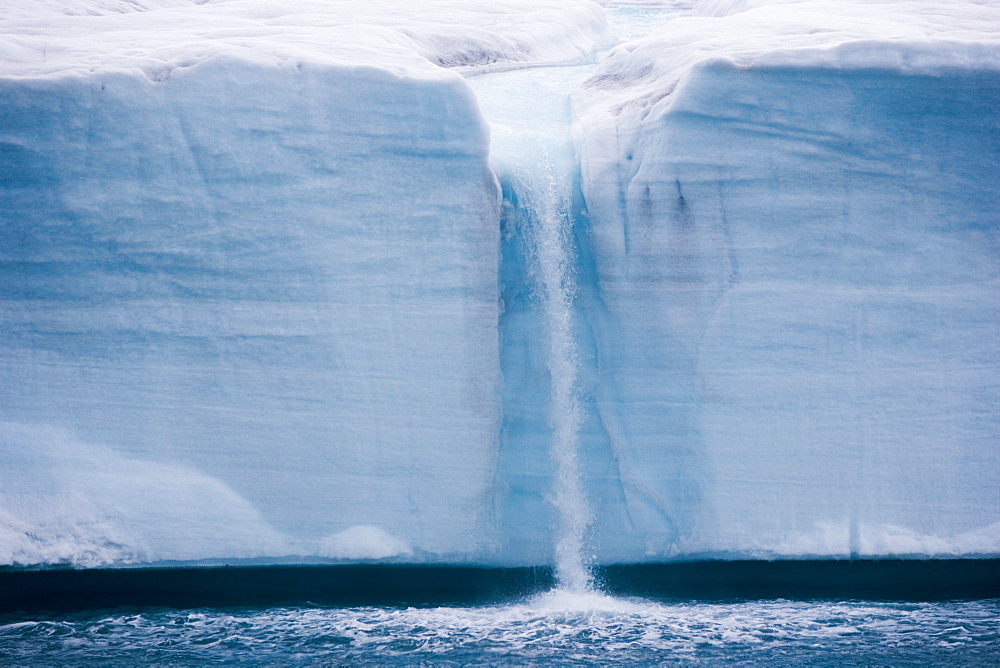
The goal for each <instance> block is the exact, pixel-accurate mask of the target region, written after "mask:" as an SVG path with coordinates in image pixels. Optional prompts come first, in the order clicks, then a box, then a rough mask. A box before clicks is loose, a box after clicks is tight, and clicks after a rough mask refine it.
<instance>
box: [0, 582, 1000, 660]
mask: <svg viewBox="0 0 1000 668" xmlns="http://www.w3.org/2000/svg"><path fill="white" fill-rule="evenodd" d="M720 663H726V664H730V665H732V664H735V665H740V664H743V665H747V664H768V665H806V664H808V665H813V666H843V665H848V666H906V665H969V666H988V665H1000V599H988V600H978V601H954V602H935V603H890V602H869V601H788V600H768V601H742V602H721V603H704V602H672V603H663V602H654V601H647V600H641V599H626V598H612V597H609V596H604V595H602V594H573V593H567V592H560V591H555V592H550V593H547V594H542V595H539V596H536V597H533V598H531V599H528V600H525V601H522V602H519V603H515V604H509V605H496V606H481V607H433V608H392V607H357V608H322V607H313V606H299V607H280V608H268V609H189V610H165V609H162V610H143V611H128V610H118V611H104V612H90V613H78V614H65V615H60V616H57V617H29V618H23V617H22V618H11V617H9V616H8V617H5V618H0V664H2V665H14V666H16V665H25V666H44V665H140V664H173V665H206V664H251V665H265V664H266V665H275V664H277V665H388V666H395V665H440V666H469V665H473V666H505V665H518V666H524V665H527V666H532V665H584V666H590V665H616V666H617V665H651V664H691V665H718V664H720Z"/></svg>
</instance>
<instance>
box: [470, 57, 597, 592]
mask: <svg viewBox="0 0 1000 668" xmlns="http://www.w3.org/2000/svg"><path fill="white" fill-rule="evenodd" d="M591 69H592V66H580V67H561V68H550V69H547V70H538V69H534V70H526V71H515V72H505V73H499V74H491V75H489V76H487V77H477V78H476V79H474V80H472V81H471V83H472V84H473V87H474V88H475V90H476V93H477V97H478V98H479V101H480V104H481V105H482V106H483V109H484V112H485V113H486V115H487V117H488V118H490V119H491V120H492V121H493V122H492V124H491V127H492V141H491V149H490V154H491V160H492V163H493V169H494V171H495V172H496V173H497V175H498V176H499V178H500V181H501V182H502V183H503V184H504V190H505V192H506V195H507V205H508V206H509V207H510V210H509V211H508V216H509V218H510V220H512V221H513V223H512V228H513V233H514V234H516V235H517V237H518V239H519V241H520V243H519V244H518V245H517V248H516V250H513V251H512V252H513V253H514V254H515V255H517V256H518V258H516V259H514V260H512V262H514V263H515V264H518V263H520V262H522V261H523V263H524V265H522V266H521V267H519V268H518V270H517V271H518V272H520V271H524V272H525V274H526V275H525V274H522V275H521V276H520V278H523V279H526V280H527V282H528V283H529V284H530V286H531V298H530V303H529V304H524V303H518V304H517V306H516V307H517V308H521V309H528V310H530V311H531V313H532V316H533V317H529V318H528V320H530V321H531V322H532V323H533V325H531V327H533V329H531V330H524V332H523V336H532V337H534V340H535V341H537V342H538V344H539V348H538V350H540V351H541V352H542V355H541V356H540V358H541V357H544V361H543V360H542V359H539V360H538V365H537V367H536V371H537V372H544V371H546V370H547V371H548V374H547V375H548V378H549V382H548V387H547V388H545V390H546V391H547V393H548V396H547V397H544V395H543V396H540V397H538V398H537V399H538V401H545V403H546V404H547V407H548V415H547V416H545V421H546V422H547V427H548V428H547V430H546V431H547V433H548V435H549V439H548V441H547V443H546V444H545V446H543V445H542V444H541V443H538V444H537V447H546V446H547V448H548V453H547V454H548V457H549V460H550V461H551V463H552V467H553V472H552V482H551V486H550V487H549V489H547V490H545V491H544V494H545V498H546V499H547V500H548V501H549V502H550V503H551V504H552V507H553V508H554V510H555V526H554V528H553V535H552V538H551V540H552V548H553V553H554V561H555V570H556V580H557V583H558V587H559V589H561V590H564V591H571V592H588V591H591V590H592V589H593V578H592V576H591V573H590V569H589V564H588V560H587V558H586V557H585V554H586V549H585V541H586V536H587V530H588V528H589V526H590V523H591V517H592V515H591V509H590V507H589V504H588V502H587V496H586V493H585V491H584V485H583V479H582V473H581V465H580V452H579V448H580V438H579V434H580V429H581V425H582V423H583V419H584V410H583V408H582V406H581V402H580V398H579V394H578V393H579V388H578V376H579V367H580V359H579V358H580V355H579V351H578V349H577V343H576V334H575V332H574V317H573V314H574V300H575V297H576V291H577V284H576V277H575V276H574V273H573V272H574V269H573V268H574V267H575V266H576V265H577V262H576V258H575V255H574V254H575V245H574V234H573V207H572V197H571V193H572V184H573V174H574V171H575V170H576V158H575V156H574V151H573V148H572V142H571V140H570V121H571V114H570V110H569V92H570V91H571V90H572V89H573V88H574V87H575V86H576V85H577V84H578V83H579V81H581V80H582V79H583V78H584V77H585V76H586V74H587V73H588V72H589V71H591ZM520 322H524V321H520ZM546 367H547V368H546ZM529 381H530V379H528V378H525V379H522V382H525V383H528V382H529ZM522 409H523V407H522ZM520 415H521V417H523V414H520ZM529 419H534V416H532V417H531V418H529ZM539 426H541V425H539ZM535 492H536V490H532V493H535ZM539 492H540V491H539ZM540 493H541V492H540ZM524 510H525V506H521V507H519V511H521V512H523V511H524Z"/></svg>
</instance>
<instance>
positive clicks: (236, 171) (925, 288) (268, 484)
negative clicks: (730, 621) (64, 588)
mask: <svg viewBox="0 0 1000 668" xmlns="http://www.w3.org/2000/svg"><path fill="white" fill-rule="evenodd" d="M605 5H606V9H602V8H601V7H600V6H599V5H597V4H594V3H591V2H587V1H585V0H530V1H529V0H513V1H511V2H507V3H504V4H503V6H502V7H500V6H496V5H495V3H487V2H481V1H478V0H434V1H432V2H428V3H421V5H420V6H419V7H416V6H408V5H406V4H403V3H397V2H392V1H390V0H370V1H366V2H360V1H357V0H323V1H319V0H270V1H265V0H203V1H198V0H99V1H97V2H82V1H80V0H40V1H39V2H37V3H32V4H30V5H27V4H25V3H14V2H3V1H2V0H0V565H6V564H16V565H38V564H54V563H62V564H71V565H76V566H98V565H109V564H112V565H120V564H152V563H156V562H164V561H172V562H194V561H199V560H200V561H204V560H209V561H212V562H213V563H214V562H219V561H223V562H228V561H234V560H265V561H266V560H276V559H278V560H281V561H282V562H289V561H290V562H295V561H306V562H315V561H331V562H364V561H383V562H388V563H401V562H421V563H474V564H488V565H515V564H516V565H525V564H528V565H531V564H546V563H552V562H553V561H554V560H555V561H559V563H560V565H561V567H562V568H561V570H560V569H557V572H560V573H561V574H560V576H559V577H560V579H561V581H570V580H574V581H576V582H579V583H583V584H582V585H581V586H582V587H583V588H586V587H587V586H588V584H587V583H588V582H589V577H590V576H589V575H588V574H587V573H586V572H585V571H586V567H587V566H589V565H591V564H594V563H614V562H644V561H662V560H666V559H697V558H716V557H737V558H747V557H753V558H761V557H763V558H771V557H788V558H801V557H838V558H839V557H846V556H850V555H861V556H886V555H921V556H975V555H980V556H982V555H993V556H995V555H998V554H1000V529H998V527H1000V512H998V509H1000V487H998V486H997V485H996V480H997V477H998V475H1000V450H998V449H997V448H996V442H997V435H998V434H1000V380H998V379H1000V346H998V343H1000V340H998V339H1000V300H998V299H997V295H998V294H1000V244H998V236H997V235H998V232H1000V213H998V212H1000V194H998V191H997V188H996V184H997V183H998V182H1000V118H998V115H997V113H996V110H997V109H998V108H1000V29H998V28H997V27H996V26H1000V9H998V8H997V7H996V6H992V5H990V4H988V3H976V2H972V1H971V0H970V1H965V0H963V1H960V2H935V1H933V0H927V1H925V2H919V1H906V2H904V1H902V0H898V1H896V0H887V1H886V2H859V1H858V2H855V1H838V2H832V1H829V2H828V1H825V0H800V1H796V0H774V1H771V2H766V1H764V0H732V1H728V2H726V1H721V0H702V1H701V2H697V3H695V2H692V1H689V0H668V1H664V2H657V1H650V2H644V1H640V0H633V1H629V2H607V3H605ZM659 11H662V12H663V14H662V16H668V15H669V16H670V18H671V20H669V21H666V20H664V23H663V25H662V26H661V27H658V28H657V29H656V30H654V31H653V32H651V33H650V34H648V35H646V36H644V37H640V38H638V39H634V40H630V41H626V42H624V43H621V44H619V45H617V46H613V47H612V45H613V44H614V41H615V40H614V37H613V35H612V30H613V27H612V26H611V25H609V22H608V16H611V15H618V16H626V15H627V16H632V14H629V12H632V13H633V14H636V13H638V14H641V15H643V16H646V15H648V16H653V17H655V16H661V14H657V12H659ZM644 12H646V13H647V14H643V13H644ZM680 13H684V14H685V15H684V16H683V17H681V18H673V17H674V16H676V15H677V14H680ZM614 29H615V30H618V28H614ZM640 32H641V31H639V30H638V29H637V28H636V25H633V24H629V25H628V26H625V28H624V29H623V30H619V34H624V35H629V36H631V35H637V34H640ZM607 48H610V51H607V53H603V54H602V50H603V49H607ZM532 72H536V73H537V77H535V80H534V81H530V80H531V78H532V75H531V73H532ZM546 72H548V73H550V74H545V73H546ZM525 73H527V75H528V76H527V79H528V80H529V86H528V87H527V88H526V89H525V90H523V91H521V92H520V93H519V94H523V98H518V99H513V98H512V99H510V100H502V101H503V102H504V104H500V105H494V102H496V101H497V98H503V97H504V96H505V95H506V94H507V92H510V91H513V89H509V91H508V89H506V88H505V86H507V83H504V82H506V81H508V80H507V79H501V77H505V76H508V75H518V76H520V75H523V74H525ZM574 76H578V79H577V80H576V81H578V82H579V83H573V84H572V85H569V86H568V89H573V92H572V95H571V100H570V99H567V98H566V96H565V90H567V85H566V82H567V81H569V80H570V79H569V77H574ZM491 77H493V79H491ZM515 78H516V77H515ZM513 80H514V79H513V78H512V79H510V81H513ZM522 80H523V79H522ZM553 81H557V82H558V83H557V84H554V83H553ZM497 82H498V83H497ZM494 83H495V84H496V86H495V87H494V88H491V86H494ZM510 85H511V86H513V85H514V84H510ZM518 85H520V84H518ZM553 91H555V92H553ZM491 96H492V97H491ZM507 103H510V104H507ZM518 105H520V109H521V110H522V111H525V110H526V111H527V112H530V113H525V114H524V115H523V116H520V115H518V114H519V113H520V112H516V113H515V112H511V111H510V110H511V109H513V108H516V107H517V106H518ZM498 108H499V109H501V113H500V116H495V115H494V112H495V111H496V109H498ZM536 112H537V113H536ZM503 114H508V115H507V116H503ZM487 119H488V120H487ZM567 573H569V574H567ZM564 576H565V578H564Z"/></svg>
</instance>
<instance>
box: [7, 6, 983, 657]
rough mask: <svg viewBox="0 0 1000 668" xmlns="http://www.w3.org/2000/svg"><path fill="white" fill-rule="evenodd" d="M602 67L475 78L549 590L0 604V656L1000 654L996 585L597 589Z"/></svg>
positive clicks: (620, 24)
mask: <svg viewBox="0 0 1000 668" xmlns="http://www.w3.org/2000/svg"><path fill="white" fill-rule="evenodd" d="M608 13H609V16H610V18H611V19H612V21H614V22H615V24H616V25H615V28H616V30H617V33H618V34H619V35H620V36H622V37H624V38H630V37H634V36H638V35H640V34H642V33H643V32H644V31H645V30H646V29H647V28H648V27H651V26H652V25H655V24H656V23H657V22H660V21H664V20H669V19H670V18H671V17H672V16H674V15H677V14H678V13H679V12H678V11H677V10H670V9H662V8H660V9H652V10H650V9H640V8H634V7H622V8H618V9H614V8H612V9H609V11H608ZM594 67H595V66H594V65H580V66H561V67H544V68H531V69H522V70H510V71H498V72H493V73H489V74H484V75H480V76H476V77H473V78H471V79H470V80H469V81H470V84H471V85H472V87H473V88H474V90H475V91H476V94H477V96H478V98H479V100H480V104H481V107H482V110H483V112H484V114H485V115H486V117H487V118H488V120H489V121H490V123H491V127H492V149H491V152H492V156H493V167H494V171H495V172H496V174H497V176H498V178H499V180H500V182H501V185H502V187H503V192H504V200H505V213H504V234H505V236H506V237H507V239H506V240H505V244H506V247H508V249H509V252H514V253H518V254H520V255H521V258H520V260H521V261H520V263H519V266H521V267H522V270H523V271H525V272H526V273H527V274H528V275H527V276H521V277H519V278H520V279H526V280H525V281H524V284H526V285H529V286H530V294H528V295H523V296H522V299H523V301H524V303H522V304H520V305H519V307H520V308H522V309H530V310H532V311H533V312H534V321H533V322H534V324H533V325H532V326H533V327H535V331H531V332H529V334H530V335H532V336H537V337H540V338H541V339H543V340H544V341H545V345H544V346H543V348H544V349H545V350H546V351H547V359H546V360H544V361H541V362H540V363H539V364H540V365H542V366H544V368H545V371H546V374H547V378H548V381H547V382H548V388H547V391H548V405H547V407H546V410H545V420H546V422H547V425H548V430H547V433H548V435H549V436H548V438H549V442H548V444H547V448H548V453H547V456H548V458H549V459H550V460H551V464H552V466H553V470H554V475H553V477H552V479H553V480H554V483H553V487H552V489H550V490H548V491H547V499H548V501H549V502H550V503H551V506H552V507H553V508H554V509H555V515H554V523H553V535H551V536H548V537H545V538H544V539H547V540H549V541H551V551H552V554H553V562H554V568H553V575H554V580H552V581H554V584H555V586H554V588H553V589H552V590H551V591H548V592H547V593H541V594H535V595H533V596H531V597H529V598H526V599H522V600H518V601H516V602H513V603H505V604H494V605H472V606H459V605H448V606H443V607H441V606H436V605H430V604H424V605H418V606H416V607H408V606H405V605H403V606H400V605H395V606H385V607H379V606H365V607H340V606H333V607H331V606H325V605H320V604H318V603H316V602H311V603H310V604H308V605H297V606H290V607H245V603H244V602H236V603H234V605H233V606H227V605H226V604H225V603H222V604H221V605H219V606H218V607H212V608H201V607H198V608H186V609H184V608H182V609H149V608H145V607H143V608H137V609H134V610H130V609H128V608H117V609H115V610H104V611H97V612H93V611H91V612H77V613H65V612H63V613H58V614H57V613H48V614H38V615H33V616H28V617H26V616H25V615H24V614H20V613H18V614H7V615H3V616H0V663H4V664H7V665H29V664H30V665H55V664H87V663H100V664H105V665H106V664H112V665H128V664H137V663H152V664H161V663H162V664H182V665H201V664H206V663H227V664H228V663H253V664H258V663H259V664H279V665H315V664H324V665H329V664H334V665H335V664H350V665H354V664H375V665H414V664H417V665H455V666H459V665H462V666H465V665H581V664H585V665H651V664H672V663H684V664H692V663H693V664H708V665H716V664H718V663H720V662H726V663H735V664H758V663H768V664H786V665H791V664H795V665H802V664H809V665H845V664H849V665H917V664H921V665H924V664H943V663H947V664H951V665H961V664H965V665H983V664H995V663H997V662H1000V599H981V600H974V599H972V600H953V601H949V600H943V601H936V602H913V601H909V602H899V601H891V600H888V601H864V600H831V599H829V598H826V599H824V600H812V601H789V600H783V599H763V600H761V599H756V597H753V596H750V597H744V598H741V597H739V596H738V595H737V596H734V597H728V598H727V597H722V598H721V599H720V600H714V601H712V602H706V601H698V600H691V599H683V598H678V599H675V600H669V601H666V600H663V599H661V600H650V599H647V598H633V597H625V596H618V597H615V596H610V595H607V594H605V593H603V592H602V590H601V586H600V580H602V579H603V578H604V577H606V576H607V575H608V573H606V572H603V573H602V576H601V577H595V573H594V570H593V564H592V563H591V559H590V558H589V556H588V547H587V533H588V527H589V525H590V522H591V518H592V510H591V508H590V505H589V503H588V499H587V496H586V492H585V490H584V487H583V484H582V481H581V472H580V469H579V453H578V448H579V447H580V445H579V443H580V439H579V431H580V429H581V420H582V416H581V406H580V389H579V381H580V379H579V378H578V375H579V360H580V355H581V351H580V350H579V349H578V343H577V329H578V327H579V323H578V322H577V319H578V315H577V311H576V309H575V307H574V303H575V300H576V298H577V292H578V288H579V286H578V284H577V281H578V277H577V276H575V275H574V273H573V269H572V268H573V267H574V266H577V264H578V263H577V262H575V253H577V252H578V249H577V248H576V245H575V236H574V224H576V221H575V216H576V215H577V214H576V212H575V210H574V209H575V204H574V192H573V189H574V180H575V178H576V174H575V170H576V167H575V157H574V155H573V146H572V141H571V138H570V124H571V118H572V114H571V109H570V101H569V95H570V92H571V91H572V90H573V88H574V87H576V86H577V85H578V84H579V82H581V81H582V80H583V79H584V78H585V77H586V76H587V75H588V74H589V73H590V72H592V71H593V69H594ZM510 306H511V307H513V305H510ZM521 510H523V509H521ZM511 514H512V516H513V515H516V511H512V513H511ZM414 572H416V571H414ZM542 579H543V580H545V579H546V578H542ZM546 582H548V581H546ZM914 584H917V583H914ZM967 593H968V592H964V594H965V598H969V597H968V596H967ZM806 595H808V593H806ZM890 598H891V597H890ZM937 598H942V597H941V596H937ZM944 598H947V596H945V597H944ZM234 600H235V599H234ZM235 606H243V607H235Z"/></svg>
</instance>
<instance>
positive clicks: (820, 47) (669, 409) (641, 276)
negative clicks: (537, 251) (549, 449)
mask: <svg viewBox="0 0 1000 668" xmlns="http://www.w3.org/2000/svg"><path fill="white" fill-rule="evenodd" d="M693 13H694V14H695V16H691V17H685V18H680V19H678V20H676V21H672V22H670V23H669V24H667V25H665V26H664V27H662V28H661V29H659V30H657V31H655V32H653V33H652V34H651V35H650V36H649V37H647V38H645V39H642V40H638V41H633V42H629V43H626V44H624V45H621V46H619V47H617V48H616V49H614V50H613V51H612V52H611V53H610V54H609V56H608V57H607V59H606V60H605V61H604V62H603V63H602V64H601V66H600V68H599V69H598V71H597V72H596V73H595V74H594V76H592V77H591V78H590V79H589V80H588V81H587V82H585V83H584V84H583V86H582V87H581V89H580V90H579V91H578V92H577V94H576V97H575V102H576V110H577V113H578V114H579V115H580V117H581V121H580V124H579V126H578V127H577V132H576V137H577V141H578V146H579V153H580V161H581V174H582V176H581V186H582V190H583V195H584V196H585V198H586V206H587V210H588V213H589V221H590V228H589V232H590V234H589V236H588V237H587V238H588V241H589V243H590V244H591V247H590V248H589V249H588V253H587V254H584V256H583V261H582V263H581V265H582V266H581V271H584V272H586V271H590V272H593V276H594V282H593V289H592V291H591V292H590V293H589V294H588V295H585V297H586V299H587V310H588V313H589V316H590V318H591V320H590V322H591V326H592V328H593V336H594V339H595V340H596V342H597V343H596V348H597V357H598V359H599V362H598V363H597V365H596V369H597V373H598V374H599V376H600V377H599V380H598V382H597V383H596V387H597V403H598V405H599V414H600V420H601V424H602V425H603V426H604V428H605V430H606V434H607V437H608V439H609V440H610V442H611V444H612V448H613V451H614V453H615V461H616V462H617V465H618V471H617V473H618V475H617V478H618V479H619V480H621V483H622V488H623V495H624V500H623V503H624V504H625V505H626V507H627V508H628V514H629V517H630V518H631V519H632V524H630V525H627V526H626V527H625V528H624V530H623V531H622V533H623V534H625V536H631V537H633V540H632V543H631V545H629V547H628V548H625V549H624V550H623V549H621V548H617V547H616V546H614V545H610V544H609V545H606V546H603V547H604V549H606V550H607V553H608V554H609V555H610V556H611V558H629V557H633V558H634V556H635V555H638V554H643V549H642V548H643V547H646V548H647V549H648V551H647V552H645V554H648V555H650V556H661V555H665V554H695V553H730V554H743V555H745V554H759V555H803V554H810V555H846V554H849V553H855V554H863V555H873V554H964V553H975V552H985V553H992V554H995V553H996V552H997V551H998V550H1000V524H998V520H1000V486H998V485H997V484H996V481H997V476H998V472H1000V448H997V443H998V437H1000V382H998V381H1000V345H998V343H1000V298H998V297H1000V246H998V234H1000V188H998V187H997V186H998V183H1000V113H998V110H1000V7H998V6H997V5H996V4H995V3H993V4H990V3H973V2H951V1H949V2H846V1H840V0H838V1H837V2H822V1H814V2H806V1H802V2H791V1H781V2H743V1H739V2H735V1H734V2H718V1H708V2H702V3H699V5H698V6H697V7H696V8H695V9H694V12H693ZM588 260H589V261H590V262H591V264H588V263H587V261H588ZM628 543H629V540H628V538H626V537H623V538H620V539H619V543H618V545H619V546H621V545H625V544H628ZM644 544H645V545H644Z"/></svg>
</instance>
